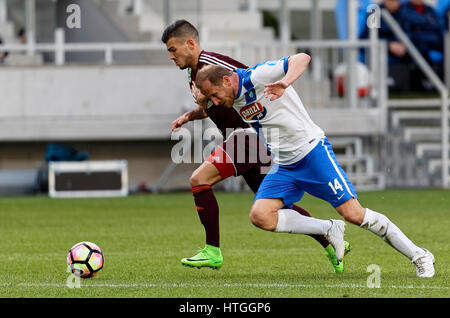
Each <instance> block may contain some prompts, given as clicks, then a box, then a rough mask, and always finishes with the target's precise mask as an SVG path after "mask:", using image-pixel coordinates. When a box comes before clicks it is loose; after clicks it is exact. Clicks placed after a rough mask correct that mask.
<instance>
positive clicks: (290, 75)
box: [264, 53, 311, 101]
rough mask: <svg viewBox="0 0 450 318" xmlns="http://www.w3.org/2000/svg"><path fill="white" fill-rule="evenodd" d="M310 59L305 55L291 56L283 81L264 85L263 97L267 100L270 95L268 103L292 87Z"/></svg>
mask: <svg viewBox="0 0 450 318" xmlns="http://www.w3.org/2000/svg"><path fill="white" fill-rule="evenodd" d="M310 61H311V57H310V56H309V55H308V54H305V53H298V54H295V55H291V56H290V57H289V59H288V71H287V73H286V75H285V76H284V77H283V79H281V80H279V81H276V82H274V83H269V84H265V85H264V87H265V89H264V96H265V97H266V98H268V97H269V96H270V95H272V97H271V98H270V101H274V100H276V99H277V98H279V97H281V96H282V95H283V93H284V90H285V89H286V88H288V87H289V85H292V84H293V83H294V82H295V81H296V80H297V79H298V78H299V77H300V76H302V75H303V73H304V72H305V71H306V69H307V67H308V64H309V62H310Z"/></svg>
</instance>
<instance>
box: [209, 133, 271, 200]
mask: <svg viewBox="0 0 450 318" xmlns="http://www.w3.org/2000/svg"><path fill="white" fill-rule="evenodd" d="M206 161H209V162H211V163H212V164H213V165H214V166H215V167H216V168H217V170H218V171H219V173H220V176H221V177H222V179H226V178H228V177H231V176H243V177H244V179H245V181H246V182H247V184H248V185H249V186H250V188H251V189H252V190H253V191H254V192H256V190H257V189H258V187H259V184H260V183H261V182H262V180H263V179H264V177H265V175H266V174H267V173H268V172H269V170H270V167H271V165H272V157H271V155H270V151H269V150H268V149H267V147H266V146H265V144H264V143H263V142H262V141H261V139H260V138H259V137H258V135H257V134H256V133H255V132H254V131H253V130H249V129H240V130H236V131H234V132H233V133H232V134H230V136H229V137H228V138H227V139H226V140H225V141H224V142H223V143H221V144H220V145H218V146H217V147H216V149H215V151H214V152H213V153H212V154H211V155H210V156H209V157H208V158H206Z"/></svg>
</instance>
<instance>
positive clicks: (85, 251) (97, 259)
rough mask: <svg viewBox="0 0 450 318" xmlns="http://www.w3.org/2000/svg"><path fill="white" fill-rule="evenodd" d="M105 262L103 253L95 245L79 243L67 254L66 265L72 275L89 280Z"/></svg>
mask: <svg viewBox="0 0 450 318" xmlns="http://www.w3.org/2000/svg"><path fill="white" fill-rule="evenodd" d="M104 262H105V259H104V256H103V252H102V250H101V249H100V247H98V245H97V244H94V243H92V242H79V243H77V244H75V245H74V246H72V248H71V249H70V251H69V253H68V254H67V265H69V266H70V270H71V271H72V273H73V274H74V275H77V276H79V277H81V278H90V277H94V276H95V275H97V274H98V272H99V271H100V270H101V269H102V268H103V264H104Z"/></svg>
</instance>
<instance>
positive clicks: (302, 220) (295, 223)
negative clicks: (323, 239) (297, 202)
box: [275, 209, 331, 235]
mask: <svg viewBox="0 0 450 318" xmlns="http://www.w3.org/2000/svg"><path fill="white" fill-rule="evenodd" d="M330 227H331V221H330V220H320V219H316V218H312V217H308V216H304V215H301V214H300V213H298V212H296V211H294V210H291V209H280V210H278V223H277V227H276V228H275V232H283V233H295V234H322V235H325V234H327V232H328V230H329V229H330Z"/></svg>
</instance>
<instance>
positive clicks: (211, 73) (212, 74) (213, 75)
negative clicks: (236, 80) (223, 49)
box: [195, 64, 233, 88]
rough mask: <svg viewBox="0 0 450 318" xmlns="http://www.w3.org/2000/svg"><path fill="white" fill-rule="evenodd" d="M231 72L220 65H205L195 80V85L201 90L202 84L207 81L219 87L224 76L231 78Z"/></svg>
mask: <svg viewBox="0 0 450 318" xmlns="http://www.w3.org/2000/svg"><path fill="white" fill-rule="evenodd" d="M232 74H233V71H231V70H229V69H227V68H225V67H223V66H220V65H213V64H211V65H206V66H204V67H202V68H201V69H200V70H199V71H198V72H197V76H196V78H195V85H196V86H197V87H199V88H201V87H202V86H203V85H202V84H203V82H204V81H206V80H208V81H210V82H211V84H212V85H214V86H219V85H221V84H222V82H223V77H224V76H231V75H232Z"/></svg>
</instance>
